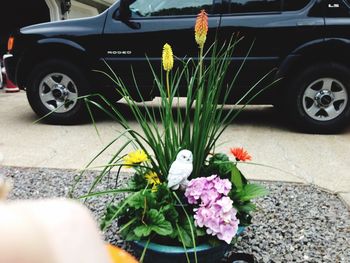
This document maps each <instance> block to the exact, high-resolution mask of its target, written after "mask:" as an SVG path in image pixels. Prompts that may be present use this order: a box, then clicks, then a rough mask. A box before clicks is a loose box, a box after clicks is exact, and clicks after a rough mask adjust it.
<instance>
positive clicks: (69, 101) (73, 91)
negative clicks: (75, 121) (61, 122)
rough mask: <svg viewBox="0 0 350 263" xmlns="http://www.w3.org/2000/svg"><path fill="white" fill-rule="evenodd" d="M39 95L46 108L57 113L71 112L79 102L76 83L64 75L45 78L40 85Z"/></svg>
mask: <svg viewBox="0 0 350 263" xmlns="http://www.w3.org/2000/svg"><path fill="white" fill-rule="evenodd" d="M39 95H40V100H41V102H42V103H43V104H44V105H45V107H46V108H48V109H49V110H50V111H55V112H57V113H65V112H68V111H70V110H71V109H72V108H73V107H74V106H75V104H76V103H77V100H78V90H77V87H76V85H75V83H74V82H73V80H72V79H71V78H70V77H68V76H67V75H65V74H63V73H50V74H48V75H47V76H45V77H44V78H43V80H42V81H41V83H40V85H39Z"/></svg>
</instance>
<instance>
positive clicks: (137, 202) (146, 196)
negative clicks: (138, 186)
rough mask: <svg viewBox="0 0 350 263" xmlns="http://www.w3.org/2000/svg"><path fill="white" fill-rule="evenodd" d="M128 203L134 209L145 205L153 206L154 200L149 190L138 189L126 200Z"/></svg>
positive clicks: (147, 206)
mask: <svg viewBox="0 0 350 263" xmlns="http://www.w3.org/2000/svg"><path fill="white" fill-rule="evenodd" d="M128 204H129V206H130V207H133V208H135V209H141V208H145V206H146V208H153V207H155V205H156V200H155V197H154V196H153V195H152V193H151V192H150V191H149V190H147V191H145V190H140V191H139V192H138V193H136V194H135V195H134V196H133V197H132V198H130V199H129V200H128Z"/></svg>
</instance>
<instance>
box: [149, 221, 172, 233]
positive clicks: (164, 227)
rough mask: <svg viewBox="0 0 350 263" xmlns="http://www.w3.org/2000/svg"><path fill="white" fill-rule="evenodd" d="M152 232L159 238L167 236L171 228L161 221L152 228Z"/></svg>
mask: <svg viewBox="0 0 350 263" xmlns="http://www.w3.org/2000/svg"><path fill="white" fill-rule="evenodd" d="M152 230H153V231H154V232H156V233H157V234H159V235H161V236H168V235H170V234H171V233H172V232H173V227H172V226H171V224H170V222H169V221H165V220H164V221H163V222H161V223H160V224H159V225H157V226H152Z"/></svg>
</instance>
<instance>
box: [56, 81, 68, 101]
mask: <svg viewBox="0 0 350 263" xmlns="http://www.w3.org/2000/svg"><path fill="white" fill-rule="evenodd" d="M68 94H69V92H68V90H67V88H66V87H65V86H63V85H61V84H56V85H54V87H53V90H52V96H53V97H54V98H56V99H58V100H61V101H63V100H65V99H67V98H68Z"/></svg>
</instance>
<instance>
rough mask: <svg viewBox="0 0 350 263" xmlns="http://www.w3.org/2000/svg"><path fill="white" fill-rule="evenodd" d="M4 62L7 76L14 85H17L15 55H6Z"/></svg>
mask: <svg viewBox="0 0 350 263" xmlns="http://www.w3.org/2000/svg"><path fill="white" fill-rule="evenodd" d="M3 62H4V66H5V71H6V76H7V78H8V79H10V80H11V81H12V82H13V83H14V84H17V81H16V60H15V58H14V56H13V55H11V54H5V55H4V56H3Z"/></svg>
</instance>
